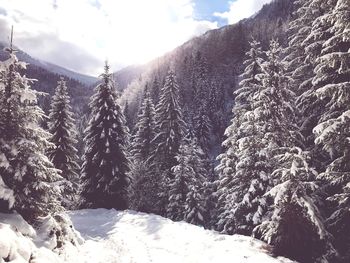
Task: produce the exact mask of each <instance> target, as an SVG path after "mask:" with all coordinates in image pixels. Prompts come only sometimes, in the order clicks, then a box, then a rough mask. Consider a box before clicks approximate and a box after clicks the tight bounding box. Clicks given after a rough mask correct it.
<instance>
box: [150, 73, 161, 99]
mask: <svg viewBox="0 0 350 263" xmlns="http://www.w3.org/2000/svg"><path fill="white" fill-rule="evenodd" d="M160 86H161V84H160V82H159V79H158V77H157V76H155V77H154V79H153V82H152V86H151V88H150V95H151V99H152V101H153V103H154V104H157V103H158V100H159V97H160V91H161V88H160Z"/></svg>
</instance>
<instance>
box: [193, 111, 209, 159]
mask: <svg viewBox="0 0 350 263" xmlns="http://www.w3.org/2000/svg"><path fill="white" fill-rule="evenodd" d="M194 123H195V127H194V129H195V131H196V137H197V138H198V140H199V145H200V146H201V148H202V149H203V150H204V151H205V153H206V154H208V153H209V146H210V135H211V130H212V125H211V124H210V119H209V117H208V109H207V108H206V107H205V105H202V106H200V108H199V109H198V111H197V115H196V116H195V118H194Z"/></svg>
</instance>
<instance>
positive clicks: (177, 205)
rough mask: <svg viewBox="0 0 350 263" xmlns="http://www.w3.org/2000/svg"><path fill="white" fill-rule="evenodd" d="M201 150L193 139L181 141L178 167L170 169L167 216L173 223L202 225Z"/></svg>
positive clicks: (202, 174)
mask: <svg viewBox="0 0 350 263" xmlns="http://www.w3.org/2000/svg"><path fill="white" fill-rule="evenodd" d="M202 154H203V153H202V150H201V149H200V148H199V147H198V146H197V142H196V140H195V139H193V140H192V142H190V143H188V142H186V141H183V143H182V144H181V146H180V150H179V154H178V155H177V157H176V158H177V161H178V163H179V164H178V165H176V166H174V167H173V168H172V170H173V173H174V178H173V179H171V180H170V182H169V203H168V206H167V216H168V217H169V218H171V219H173V220H175V221H180V220H185V221H187V222H189V223H192V224H197V225H204V223H205V214H206V211H205V208H204V197H203V183H204V181H205V176H206V170H205V167H204V162H203V161H202V160H201V155H202Z"/></svg>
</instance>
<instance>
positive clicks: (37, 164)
mask: <svg viewBox="0 0 350 263" xmlns="http://www.w3.org/2000/svg"><path fill="white" fill-rule="evenodd" d="M6 51H7V52H8V54H9V58H8V59H7V60H6V61H4V62H1V64H0V156H1V165H0V174H1V177H2V180H3V181H4V183H5V184H6V185H7V187H8V188H10V189H11V190H12V191H13V195H14V199H15V200H14V204H13V207H12V208H13V209H15V210H16V211H17V212H19V213H20V214H21V215H22V216H23V217H24V218H25V219H26V220H28V221H30V222H33V221H34V220H36V219H37V218H38V217H41V216H46V215H48V214H50V213H55V212H58V211H60V210H61V209H62V207H61V205H60V203H59V201H58V197H59V188H58V187H57V184H58V181H59V180H61V179H62V178H61V177H60V176H59V174H58V171H57V170H56V169H55V168H54V166H53V164H52V163H51V162H50V160H49V159H48V158H47V156H46V155H45V153H46V152H47V151H48V149H49V148H51V147H53V146H54V145H53V144H51V143H50V142H49V138H50V136H51V135H50V133H48V132H46V131H44V130H43V129H42V128H41V127H40V122H41V121H42V119H43V118H45V115H44V112H43V111H42V110H41V109H40V108H39V107H38V105H37V97H38V96H39V95H42V94H40V93H39V92H36V91H34V90H32V89H31V87H30V83H31V82H32V81H33V80H30V79H28V78H27V77H26V76H24V75H22V74H21V73H20V72H22V71H23V70H25V68H26V63H24V62H20V61H18V59H17V57H16V54H15V51H14V49H13V48H12V46H11V47H10V48H7V49H6Z"/></svg>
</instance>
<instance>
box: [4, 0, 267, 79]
mask: <svg viewBox="0 0 350 263" xmlns="http://www.w3.org/2000/svg"><path fill="white" fill-rule="evenodd" d="M270 1H271V0H231V1H229V0H0V41H5V42H8V36H9V34H10V27H11V25H13V26H14V44H15V45H16V46H18V47H19V48H20V49H22V50H24V51H25V52H27V53H28V54H30V55H31V56H33V57H35V58H38V59H41V60H44V61H48V62H51V63H54V64H57V65H59V66H63V67H65V68H68V69H71V70H74V71H77V72H80V73H84V74H88V75H93V76H97V75H98V74H99V73H100V71H101V69H102V68H103V62H104V61H105V60H108V61H109V63H110V64H111V66H112V70H113V71H116V70H118V69H121V68H123V67H125V66H128V65H132V64H142V63H146V62H148V61H150V60H152V59H154V58H156V57H158V56H161V55H162V54H164V53H166V52H168V51H171V50H172V49H174V48H175V47H177V46H179V45H181V44H183V43H184V42H186V41H187V40H189V39H191V38H192V37H195V36H198V35H201V34H203V33H205V32H206V31H208V30H211V29H215V28H219V27H221V26H224V25H227V24H234V23H236V22H238V21H239V20H241V19H243V18H246V17H249V16H251V15H253V14H254V13H256V12H257V11H258V10H260V8H261V7H262V6H263V5H264V4H266V3H268V2H270Z"/></svg>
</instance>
